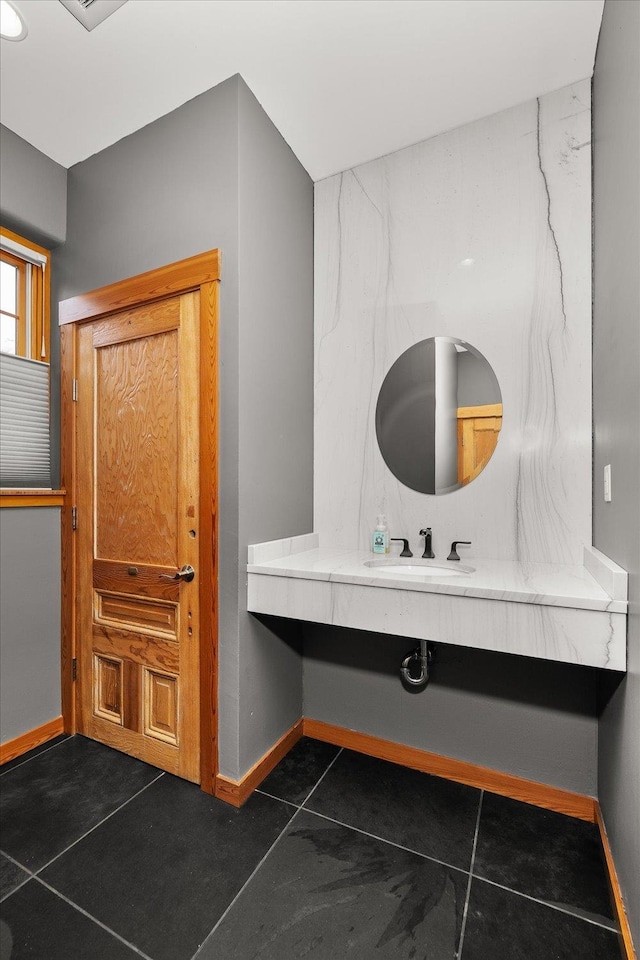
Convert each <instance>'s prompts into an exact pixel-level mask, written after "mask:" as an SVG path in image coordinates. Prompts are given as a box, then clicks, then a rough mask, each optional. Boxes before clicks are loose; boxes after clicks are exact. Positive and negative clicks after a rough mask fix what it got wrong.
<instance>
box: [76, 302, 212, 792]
mask: <svg viewBox="0 0 640 960" xmlns="http://www.w3.org/2000/svg"><path fill="white" fill-rule="evenodd" d="M199 296H200V295H199V292H190V293H185V294H182V295H179V296H172V297H169V298H168V299H166V300H161V301H156V302H152V303H148V304H143V305H142V306H138V307H134V308H131V309H128V310H125V311H123V312H121V313H118V314H115V315H111V316H108V317H106V318H104V319H99V320H95V321H94V322H92V323H86V324H84V325H82V326H80V327H79V329H78V338H77V347H76V349H77V371H78V376H77V408H76V418H77V420H76V423H77V441H76V442H77V451H76V490H77V495H76V499H77V504H76V506H77V533H76V537H77V539H76V550H77V563H76V569H77V578H78V581H77V606H76V611H77V612H76V617H77V622H76V658H77V683H78V693H77V721H78V722H77V729H78V732H80V733H82V734H85V735H86V736H89V737H92V738H94V739H96V740H100V741H102V742H103V743H106V744H109V745H110V746H112V747H115V748H117V749H119V750H123V751H124V752H126V753H128V754H131V755H133V756H135V757H139V758H140V759H141V760H145V761H146V762H148V763H151V764H154V765H155V766H157V767H161V768H162V769H164V770H167V771H169V772H170V773H174V774H177V775H179V776H181V777H184V778H186V779H188V780H192V781H195V782H200V761H199V741H200V711H199V595H198V587H199V584H198V577H199V570H198V548H199V542H198V537H199V529H198V527H199V522H198V518H199V515H200V512H199V489H198V487H199V449H200V446H199V349H198V348H199ZM186 566H190V567H191V568H193V570H194V571H195V575H194V576H193V579H190V580H189V576H190V575H187V576H186V578H185V579H180V580H176V579H172V578H173V577H175V575H176V574H177V573H178V572H179V571H180V570H181V569H182V568H184V567H186Z"/></svg>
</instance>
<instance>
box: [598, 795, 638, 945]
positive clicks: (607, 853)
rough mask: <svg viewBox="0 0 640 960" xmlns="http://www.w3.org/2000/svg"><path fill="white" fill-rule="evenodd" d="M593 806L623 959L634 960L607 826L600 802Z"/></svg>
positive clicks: (627, 921) (631, 939)
mask: <svg viewBox="0 0 640 960" xmlns="http://www.w3.org/2000/svg"><path fill="white" fill-rule="evenodd" d="M595 807H596V823H597V825H598V829H599V830H600V839H601V841H602V849H603V850H604V858H605V860H606V863H607V874H608V877H609V885H610V888H611V899H612V900H613V906H614V910H615V914H616V920H617V921H618V924H619V926H620V937H621V939H622V943H623V949H624V956H625V960H636V951H635V948H634V946H633V938H632V936H631V927H630V926H629V918H628V917H627V911H626V908H625V905H624V900H623V899H622V890H621V889H620V881H619V880H618V874H617V871H616V865H615V863H614V862H613V854H612V852H611V846H610V844H609V837H608V836H607V828H606V827H605V825H604V818H603V816H602V810H601V809H600V804H599V803H598V802H597V801H596V805H595Z"/></svg>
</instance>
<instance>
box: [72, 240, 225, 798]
mask: <svg viewBox="0 0 640 960" xmlns="http://www.w3.org/2000/svg"><path fill="white" fill-rule="evenodd" d="M219 280H220V251H219V250H210V251H208V252H206V253H203V254H200V255H198V256H195V257H190V258H188V259H186V260H181V261H179V262H178V263H173V264H168V265H166V266H163V267H160V268H159V269H158V270H150V271H148V272H147V273H143V274H141V275H140V276H137V277H129V278H127V279H125V280H122V281H120V282H119V283H113V284H110V285H109V286H106V287H102V288H100V289H99V290H94V291H91V292H89V293H86V294H80V295H79V296H77V297H72V298H70V299H68V300H63V301H61V302H60V304H59V317H60V324H61V329H60V370H61V401H60V402H61V474H62V476H61V482H60V486H61V487H62V488H64V489H65V490H66V496H65V497H64V505H63V508H62V516H61V524H62V622H61V634H62V637H61V641H62V642H61V667H62V716H63V719H64V730H65V732H66V733H75V732H76V729H77V719H76V703H75V690H74V681H73V668H74V659H75V657H76V627H75V622H76V618H75V610H76V593H77V583H76V546H75V540H74V531H73V524H72V508H73V506H74V505H75V504H76V502H77V488H76V476H75V460H76V410H75V404H74V401H73V382H74V379H75V377H76V369H77V331H78V325H79V324H80V323H83V322H89V321H94V320H98V319H100V318H102V317H106V316H109V315H110V314H114V313H119V312H121V311H122V310H124V309H127V308H129V307H135V306H140V305H142V304H144V303H149V302H151V301H153V300H161V299H165V298H166V297H169V296H174V295H175V296H178V295H180V294H183V293H187V292H189V291H193V290H199V291H200V466H199V483H200V549H199V563H200V571H199V598H200V615H201V629H200V777H201V779H200V784H201V787H202V789H203V790H204V791H206V792H207V793H211V794H213V793H214V792H215V781H216V774H217V748H216V743H217V717H218V709H217V699H218V697H217V672H216V664H217V640H218V576H217V573H218V570H217V542H218V513H219V510H218V469H217V450H218V352H217V344H218V315H219Z"/></svg>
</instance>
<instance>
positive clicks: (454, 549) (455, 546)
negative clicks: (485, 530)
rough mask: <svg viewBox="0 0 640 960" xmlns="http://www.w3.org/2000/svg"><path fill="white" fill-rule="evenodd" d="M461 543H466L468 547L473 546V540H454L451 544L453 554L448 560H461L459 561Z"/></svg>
mask: <svg viewBox="0 0 640 960" xmlns="http://www.w3.org/2000/svg"><path fill="white" fill-rule="evenodd" d="M459 543H464V544H466V546H468V547H470V546H471V540H454V541H453V543H452V544H451V553H450V554H449V556H448V557H447V560H459V559H460V557H459V556H458V544H459Z"/></svg>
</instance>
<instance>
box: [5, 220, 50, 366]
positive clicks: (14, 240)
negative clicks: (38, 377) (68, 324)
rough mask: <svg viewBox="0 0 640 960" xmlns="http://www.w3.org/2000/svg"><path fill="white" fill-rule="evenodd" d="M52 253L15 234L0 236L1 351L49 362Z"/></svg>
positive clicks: (7, 232) (6, 231)
mask: <svg viewBox="0 0 640 960" xmlns="http://www.w3.org/2000/svg"><path fill="white" fill-rule="evenodd" d="M48 263H49V253H48V251H47V250H45V249H44V248H43V247H39V246H37V245H36V244H33V243H30V242H29V241H28V240H24V239H23V238H22V237H19V236H18V235H17V234H15V233H11V232H10V231H8V230H4V229H3V230H2V232H1V233H0V351H2V353H9V354H13V355H14V356H17V357H28V358H30V359H31V360H40V361H42V362H44V363H47V362H48V360H49V310H48V306H49V303H48V301H49V298H48V286H49V277H48V272H47V267H48Z"/></svg>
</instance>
